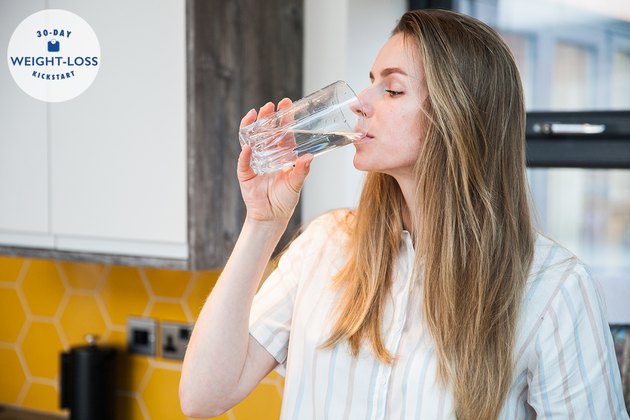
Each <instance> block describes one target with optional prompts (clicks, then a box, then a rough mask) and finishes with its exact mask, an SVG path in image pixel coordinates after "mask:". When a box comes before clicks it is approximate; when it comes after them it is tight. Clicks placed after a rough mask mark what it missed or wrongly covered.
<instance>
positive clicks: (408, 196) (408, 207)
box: [395, 176, 418, 232]
mask: <svg viewBox="0 0 630 420" xmlns="http://www.w3.org/2000/svg"><path fill="white" fill-rule="evenodd" d="M395 179H396V181H397V182H398V186H399V187H400V191H402V194H403V198H404V200H405V205H404V207H403V211H402V219H403V229H405V230H407V231H409V232H412V229H413V226H412V217H411V215H412V214H415V212H416V211H418V210H417V209H416V197H415V195H416V188H415V183H414V182H413V180H412V179H411V177H403V176H397V177H395Z"/></svg>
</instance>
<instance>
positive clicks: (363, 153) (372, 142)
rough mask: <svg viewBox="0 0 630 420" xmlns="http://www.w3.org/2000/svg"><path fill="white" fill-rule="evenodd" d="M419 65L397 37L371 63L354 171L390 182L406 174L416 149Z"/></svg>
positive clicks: (421, 91) (421, 93)
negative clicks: (363, 134)
mask: <svg viewBox="0 0 630 420" xmlns="http://www.w3.org/2000/svg"><path fill="white" fill-rule="evenodd" d="M419 61H420V60H418V59H417V58H415V57H414V55H413V54H412V53H411V51H410V46H408V45H406V44H405V42H404V38H403V35H402V34H397V35H394V36H392V37H391V38H390V39H389V41H387V43H386V44H385V45H384V46H383V48H382V49H381V51H380V52H379V54H378V56H377V57H376V61H375V62H374V66H373V67H372V70H371V71H370V80H371V82H372V84H371V87H369V88H367V89H365V90H364V91H362V92H361V93H360V94H359V98H360V99H361V100H362V102H363V105H364V112H365V114H366V117H367V119H368V121H369V128H368V135H367V136H366V137H365V138H363V139H361V140H359V141H356V142H355V143H354V145H355V147H356V154H355V156H354V166H355V168H357V169H359V170H361V171H374V172H381V173H386V174H389V175H392V176H394V177H397V176H401V175H411V174H412V169H413V165H414V163H415V162H416V160H417V159H418V156H419V154H420V150H421V148H422V142H423V135H422V132H423V130H422V125H421V123H420V118H421V107H422V103H423V101H424V98H426V87H425V82H424V69H423V68H422V63H420V62H419ZM380 88H382V89H384V90H385V91H384V92H383V91H382V90H380ZM377 92H378V93H377Z"/></svg>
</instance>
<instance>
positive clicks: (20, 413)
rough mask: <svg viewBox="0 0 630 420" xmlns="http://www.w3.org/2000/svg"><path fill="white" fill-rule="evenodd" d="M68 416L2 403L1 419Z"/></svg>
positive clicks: (56, 419)
mask: <svg viewBox="0 0 630 420" xmlns="http://www.w3.org/2000/svg"><path fill="white" fill-rule="evenodd" d="M67 418H68V416H64V415H62V414H52V413H43V412H40V411H30V410H23V409H20V408H18V407H7V406H3V405H0V420H60V419H67Z"/></svg>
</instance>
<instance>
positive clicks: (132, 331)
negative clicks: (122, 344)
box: [127, 317, 157, 356]
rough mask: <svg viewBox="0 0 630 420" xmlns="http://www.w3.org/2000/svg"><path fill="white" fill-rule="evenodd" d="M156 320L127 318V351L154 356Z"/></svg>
mask: <svg viewBox="0 0 630 420" xmlns="http://www.w3.org/2000/svg"><path fill="white" fill-rule="evenodd" d="M156 332H157V321H156V320H155V319H151V318H133V317H129V318H127V350H128V351H129V353H135V354H145V355H147V356H155V350H156V344H157V343H156V337H157V334H156Z"/></svg>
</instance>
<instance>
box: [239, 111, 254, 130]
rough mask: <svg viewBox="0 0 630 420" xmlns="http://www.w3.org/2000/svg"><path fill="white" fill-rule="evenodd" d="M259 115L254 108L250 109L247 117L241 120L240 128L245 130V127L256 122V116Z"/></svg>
mask: <svg viewBox="0 0 630 420" xmlns="http://www.w3.org/2000/svg"><path fill="white" fill-rule="evenodd" d="M257 115H258V114H257V113H256V110H255V109H254V108H252V109H250V110H249V112H248V113H247V114H245V116H244V117H243V119H242V120H241V126H240V128H243V127H245V126H247V125H250V124H251V123H253V122H254V121H256V116H257Z"/></svg>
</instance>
